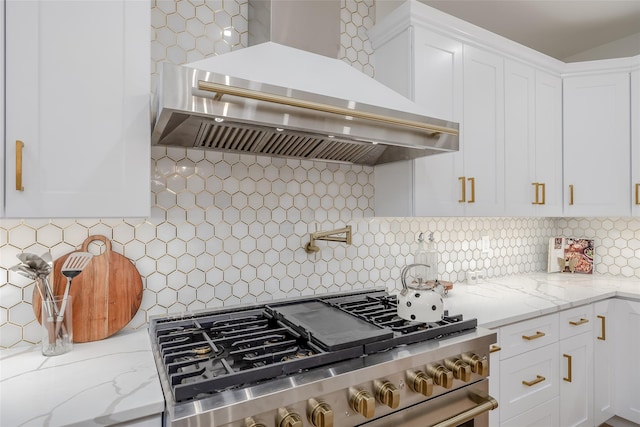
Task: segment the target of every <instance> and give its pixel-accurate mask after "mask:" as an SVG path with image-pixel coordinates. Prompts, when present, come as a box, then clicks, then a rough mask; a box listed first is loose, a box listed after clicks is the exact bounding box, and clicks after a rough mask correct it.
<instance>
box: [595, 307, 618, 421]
mask: <svg viewBox="0 0 640 427" xmlns="http://www.w3.org/2000/svg"><path fill="white" fill-rule="evenodd" d="M615 304H616V300H613V299H608V300H604V301H599V302H597V303H595V304H594V309H593V314H594V325H593V335H592V337H593V366H594V370H593V373H594V375H593V383H594V384H593V386H594V387H593V390H594V395H593V422H594V425H597V426H599V425H600V424H602V423H604V422H605V421H607V420H608V419H609V418H611V417H613V416H614V415H615V392H616V378H615V372H616V365H615V363H616V362H615V338H616V337H615V334H614V332H613V331H614V329H613V328H614V325H615V324H616V323H617V322H616V321H615V320H614V315H615V313H616V310H615Z"/></svg>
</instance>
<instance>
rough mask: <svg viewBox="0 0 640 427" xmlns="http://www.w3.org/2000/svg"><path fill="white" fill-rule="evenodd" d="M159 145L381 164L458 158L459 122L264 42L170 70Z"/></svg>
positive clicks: (163, 86)
mask: <svg viewBox="0 0 640 427" xmlns="http://www.w3.org/2000/svg"><path fill="white" fill-rule="evenodd" d="M156 101H157V105H156V109H157V117H156V121H155V126H154V129H153V133H152V138H151V139H152V144H154V145H166V146H181V147H188V148H202V149H212V150H221V151H230V152H237V153H246V154H256V155H268V156H278V157H290V158H299V159H309V160H322V161H331V162H341V163H353V164H362V165H376V164H381V163H387V162H393V161H398V160H408V159H413V158H417V157H422V156H426V155H431V154H436V153H443V152H449V151H456V150H457V149H458V124H457V123H452V122H447V121H444V120H439V119H434V118H431V117H429V116H427V115H426V114H424V111H423V109H422V107H420V106H418V105H417V104H415V103H413V102H411V101H410V100H408V99H406V98H404V97H402V96H401V95H399V94H398V93H396V92H394V91H392V90H391V89H389V88H388V87H386V86H384V85H383V84H381V83H379V82H377V81H375V80H373V79H372V78H370V77H368V76H366V75H365V74H363V73H361V72H359V71H357V70H356V69H354V68H353V67H350V66H349V65H347V64H345V63H344V62H342V61H339V60H337V59H331V58H328V57H325V56H323V55H318V54H314V53H310V52H306V51H302V50H299V49H295V48H291V47H288V46H284V45H280V44H277V43H273V42H265V43H262V44H259V45H256V46H252V47H248V48H244V49H241V50H238V51H234V52H230V53H227V54H224V55H220V56H215V57H211V58H208V59H205V60H202V61H198V62H195V63H191V64H187V65H184V66H177V65H172V64H168V63H163V64H162V71H161V81H160V82H159V85H158V90H157V93H156Z"/></svg>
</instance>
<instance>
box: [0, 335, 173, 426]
mask: <svg viewBox="0 0 640 427" xmlns="http://www.w3.org/2000/svg"><path fill="white" fill-rule="evenodd" d="M163 411H164V396H163V394H162V389H161V387H160V380H159V378H158V373H157V371H156V366H155V361H154V359H153V354H152V352H151V341H150V339H149V335H148V331H147V330H146V329H144V330H138V331H133V332H124V331H121V332H119V333H117V334H115V335H113V336H111V337H109V338H107V339H104V340H101V341H96V342H90V343H82V344H74V346H73V349H72V350H71V351H70V352H68V353H65V354H61V355H59V356H52V357H45V356H43V355H42V353H41V350H40V346H39V345H37V346H29V347H18V348H15V349H8V350H2V351H1V352H0V425H1V426H11V427H16V426H61V425H65V426H67V425H75V426H104V425H113V424H118V423H122V422H128V421H132V420H136V419H140V418H145V417H149V416H152V415H157V414H160V413H162V412H163ZM158 426H160V421H158Z"/></svg>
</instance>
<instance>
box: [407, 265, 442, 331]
mask: <svg viewBox="0 0 640 427" xmlns="http://www.w3.org/2000/svg"><path fill="white" fill-rule="evenodd" d="M415 267H429V266H428V265H427V264H419V263H418V264H409V265H407V266H406V267H404V268H403V269H402V273H401V278H400V280H401V282H402V291H401V292H400V295H398V316H400V317H402V318H403V319H405V320H411V321H415V322H423V323H429V322H438V321H440V320H442V316H443V315H444V302H443V301H442V294H441V292H440V288H442V289H444V288H443V286H442V285H441V284H440V283H439V282H438V281H437V280H436V281H435V282H431V283H424V282H422V280H421V279H419V280H418V284H417V285H416V286H407V273H408V272H409V270H410V269H412V268H415Z"/></svg>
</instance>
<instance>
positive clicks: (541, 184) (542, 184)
mask: <svg viewBox="0 0 640 427" xmlns="http://www.w3.org/2000/svg"><path fill="white" fill-rule="evenodd" d="M540 188H542V200H541V201H540V204H541V205H544V204H545V195H546V192H547V190H546V188H545V186H544V182H541V183H540Z"/></svg>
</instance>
